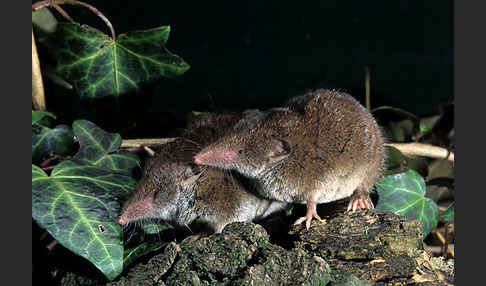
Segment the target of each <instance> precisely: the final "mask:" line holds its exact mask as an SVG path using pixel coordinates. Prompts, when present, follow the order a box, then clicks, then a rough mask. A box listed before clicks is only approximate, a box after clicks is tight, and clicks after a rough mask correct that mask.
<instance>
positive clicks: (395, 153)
mask: <svg viewBox="0 0 486 286" xmlns="http://www.w3.org/2000/svg"><path fill="white" fill-rule="evenodd" d="M385 148H386V153H387V156H386V161H385V166H386V171H385V175H390V174H395V173H397V172H403V169H404V166H403V163H404V161H405V157H403V154H402V152H400V150H398V149H397V148H395V147H391V146H385Z"/></svg>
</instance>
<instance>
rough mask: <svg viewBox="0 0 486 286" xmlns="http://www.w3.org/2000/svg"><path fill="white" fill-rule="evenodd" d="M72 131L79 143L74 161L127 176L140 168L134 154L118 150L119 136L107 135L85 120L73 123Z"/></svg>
mask: <svg viewBox="0 0 486 286" xmlns="http://www.w3.org/2000/svg"><path fill="white" fill-rule="evenodd" d="M73 131H74V134H75V135H76V137H77V138H78V142H79V151H78V153H77V154H76V155H75V156H74V158H73V159H74V160H78V161H82V162H85V163H87V164H91V165H94V166H98V167H103V168H108V169H111V170H113V171H116V172H120V173H123V174H127V175H131V174H132V172H133V170H134V169H135V168H140V167H141V163H140V159H139V158H138V156H137V155H136V154H134V153H132V152H129V151H124V150H119V148H120V146H121V142H122V139H121V136H120V134H118V133H108V132H106V131H104V130H103V129H101V128H99V127H98V126H96V125H95V124H94V123H92V122H89V121H87V120H76V121H74V123H73Z"/></svg>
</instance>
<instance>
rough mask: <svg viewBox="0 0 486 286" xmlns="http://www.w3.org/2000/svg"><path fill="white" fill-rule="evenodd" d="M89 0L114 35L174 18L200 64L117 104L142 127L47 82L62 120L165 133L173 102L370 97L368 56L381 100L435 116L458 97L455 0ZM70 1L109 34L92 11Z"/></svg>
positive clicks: (171, 44)
mask: <svg viewBox="0 0 486 286" xmlns="http://www.w3.org/2000/svg"><path fill="white" fill-rule="evenodd" d="M86 2H87V3H90V4H92V5H94V6H95V7H96V8H98V9H99V10H100V11H101V12H102V13H103V14H104V15H105V16H107V17H108V18H109V19H110V21H111V22H112V24H113V26H114V27H115V30H116V32H117V34H122V33H125V32H128V31H133V30H144V29H149V28H154V27H159V26H163V25H170V26H171V35H170V38H169V41H168V43H167V47H168V49H169V51H171V52H173V53H175V54H177V55H179V56H181V57H182V58H183V59H184V60H185V61H186V62H188V63H189V64H190V65H191V68H190V69H189V70H188V71H187V72H186V73H185V74H184V75H182V76H180V77H178V78H176V79H161V80H159V81H157V82H154V83H152V84H151V85H150V86H149V87H148V88H146V89H145V90H144V91H143V92H142V94H141V95H138V97H137V103H136V104H132V103H130V104H127V105H128V106H130V107H133V108H135V106H136V110H133V109H132V110H128V109H126V108H125V109H122V110H121V112H120V111H117V112H116V113H113V114H112V115H113V116H117V117H118V118H119V116H120V114H124V113H130V112H132V113H134V114H135V113H136V114H137V115H134V117H136V119H134V120H135V121H137V122H138V126H137V127H133V126H132V127H130V126H129V127H127V126H122V127H121V128H118V127H115V126H110V125H109V124H108V123H107V122H108V121H109V120H107V118H104V117H103V118H100V116H99V114H109V113H110V112H109V111H107V112H105V111H101V110H102V109H101V108H100V107H99V105H98V111H99V113H98V115H96V116H95V115H93V114H87V113H82V112H78V111H75V110H69V111H68V110H67V109H66V105H69V104H73V102H74V100H71V99H68V101H67V102H66V101H65V100H66V99H67V98H69V97H68V96H65V95H63V94H62V95H59V94H60V93H59V92H58V91H56V90H52V89H50V85H51V83H49V81H46V86H47V87H46V93H47V101H48V109H51V110H52V111H54V112H56V113H58V114H59V115H60V117H61V119H62V118H65V119H69V120H74V119H76V118H81V117H82V118H85V119H88V120H92V121H94V122H95V123H97V124H99V125H100V126H101V127H104V128H105V129H108V130H110V129H111V130H112V131H116V132H120V133H122V135H123V136H124V137H161V136H163V135H167V134H165V133H163V132H162V131H158V133H157V132H153V129H154V128H157V127H160V126H162V125H164V124H165V125H166V126H171V125H173V122H171V120H174V121H175V119H173V118H169V119H167V118H166V117H164V116H163V115H162V114H163V113H164V112H176V113H177V112H178V113H183V112H188V111H191V110H198V111H222V110H231V111H241V110H244V109H247V108H261V109H265V108H269V107H275V106H280V105H281V104H282V103H283V102H284V101H285V100H286V99H288V98H290V97H292V96H295V95H298V94H301V93H303V92H305V91H306V90H307V89H315V88H337V89H341V90H343V91H347V92H349V93H351V94H352V95H353V96H354V97H355V98H357V99H358V100H359V101H360V102H361V103H364V101H365V88H364V78H365V72H364V71H365V66H368V68H369V70H370V72H371V107H372V108H374V107H378V106H381V105H391V106H394V107H399V108H403V109H406V110H408V111H410V112H412V113H415V114H417V115H418V116H430V115H435V114H438V112H439V104H440V103H445V102H451V101H452V100H453V92H452V90H453V84H452V82H453V81H452V79H453V64H452V63H453V2H452V1H405V0H404V1H338V0H327V1H323V0H322V1H300V2H297V1H258V0H252V1H86ZM63 8H64V9H65V10H66V11H68V12H69V14H70V15H71V16H72V17H73V18H74V19H75V20H76V21H77V22H80V23H84V24H89V25H90V26H93V27H96V28H98V29H100V30H102V31H104V32H106V33H108V34H109V30H108V29H107V28H106V26H105V25H104V23H103V22H102V21H101V20H100V19H99V18H97V17H96V16H94V14H92V12H91V11H89V10H88V9H84V8H81V7H74V6H67V5H65V6H63ZM53 14H55V15H56V16H58V14H57V12H55V11H53ZM58 18H59V19H61V18H60V17H58ZM54 94H55V95H54ZM55 96H58V97H57V98H55ZM49 97H51V100H50V98H49ZM69 100H71V102H70V101H69ZM49 105H50V106H49ZM73 105H74V106H77V104H73ZM87 109H90V110H93V107H89V108H87ZM63 112H65V113H64V114H63ZM66 113H69V114H66ZM112 115H110V116H112ZM107 116H108V115H107ZM70 117H71V118H70ZM162 117H164V119H163V120H162V119H161V118H162ZM132 119H133V118H132ZM132 119H123V118H119V120H128V121H129V120H132ZM128 125H129V124H128ZM142 125H143V130H142ZM130 128H132V129H131V130H130ZM113 129H115V130H113ZM134 129H135V131H134ZM148 130H151V131H148Z"/></svg>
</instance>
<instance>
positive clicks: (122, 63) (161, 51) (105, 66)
mask: <svg viewBox="0 0 486 286" xmlns="http://www.w3.org/2000/svg"><path fill="white" fill-rule="evenodd" d="M169 33H170V27H169V26H162V27H159V28H154V29H149V30H144V31H133V32H129V33H126V34H122V35H119V36H118V38H117V39H116V40H113V39H111V38H110V37H108V36H107V35H105V34H104V33H102V32H101V31H99V30H97V29H94V28H91V27H89V26H86V25H79V24H75V23H59V24H58V27H57V31H56V37H55V40H56V42H55V45H54V46H53V47H52V48H51V49H50V51H51V52H52V53H53V55H54V57H55V58H56V59H57V61H58V62H57V68H56V70H57V72H58V74H59V75H60V76H61V77H62V78H64V79H65V80H66V81H68V82H69V83H71V84H72V85H73V86H74V88H75V89H76V91H77V93H78V94H79V95H80V96H81V97H82V98H85V99H87V98H101V97H109V96H114V97H119V96H121V95H123V94H126V93H132V92H136V91H138V90H139V88H140V85H141V84H142V83H147V82H151V81H154V80H157V79H159V78H160V77H168V78H172V77H176V76H179V75H181V74H183V73H184V72H186V71H187V70H188V69H189V65H188V64H187V63H186V62H184V60H182V59H181V58H180V57H178V56H176V55H174V54H172V53H170V52H169V51H168V50H167V49H166V48H165V44H166V42H167V40H168V38H169Z"/></svg>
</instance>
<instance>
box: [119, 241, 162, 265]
mask: <svg viewBox="0 0 486 286" xmlns="http://www.w3.org/2000/svg"><path fill="white" fill-rule="evenodd" d="M167 244H168V242H144V243H142V244H139V245H137V246H135V247H133V248H128V249H125V251H124V253H123V254H124V257H123V267H125V268H126V267H127V266H128V265H130V264H131V263H132V262H133V261H135V259H137V258H139V257H140V256H143V255H145V254H147V253H150V252H152V251H156V250H159V249H161V248H162V247H164V246H166V245H167Z"/></svg>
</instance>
